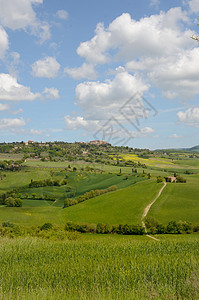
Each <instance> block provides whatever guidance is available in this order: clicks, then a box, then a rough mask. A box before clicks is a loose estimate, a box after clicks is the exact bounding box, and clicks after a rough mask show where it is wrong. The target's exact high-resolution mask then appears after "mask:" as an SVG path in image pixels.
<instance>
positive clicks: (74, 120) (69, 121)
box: [64, 115, 99, 131]
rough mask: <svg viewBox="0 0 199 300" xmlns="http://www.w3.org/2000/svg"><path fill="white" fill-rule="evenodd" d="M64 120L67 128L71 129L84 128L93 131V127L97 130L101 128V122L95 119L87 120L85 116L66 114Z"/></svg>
mask: <svg viewBox="0 0 199 300" xmlns="http://www.w3.org/2000/svg"><path fill="white" fill-rule="evenodd" d="M64 121H65V123H66V126H67V129H71V130H78V129H84V130H89V131H92V130H93V129H94V130H96V129H98V128H99V122H98V121H93V120H85V119H84V118H83V117H81V116H78V117H71V116H68V115H67V116H65V117H64Z"/></svg>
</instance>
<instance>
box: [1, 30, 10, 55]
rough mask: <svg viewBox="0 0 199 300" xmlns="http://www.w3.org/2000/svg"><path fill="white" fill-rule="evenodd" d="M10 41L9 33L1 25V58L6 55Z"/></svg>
mask: <svg viewBox="0 0 199 300" xmlns="http://www.w3.org/2000/svg"><path fill="white" fill-rule="evenodd" d="M8 47H9V42H8V35H7V33H6V32H5V30H4V29H3V27H2V26H0V59H2V58H3V57H4V55H5V52H6V50H8Z"/></svg>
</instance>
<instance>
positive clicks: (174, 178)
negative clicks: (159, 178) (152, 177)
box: [168, 177, 176, 182]
mask: <svg viewBox="0 0 199 300" xmlns="http://www.w3.org/2000/svg"><path fill="white" fill-rule="evenodd" d="M168 179H169V182H176V177H168Z"/></svg>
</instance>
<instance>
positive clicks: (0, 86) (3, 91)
mask: <svg viewBox="0 0 199 300" xmlns="http://www.w3.org/2000/svg"><path fill="white" fill-rule="evenodd" d="M40 96H41V95H40V93H32V92H31V90H30V88H29V87H26V86H23V85H21V84H19V83H18V82H17V80H16V78H14V77H12V76H11V75H9V74H4V73H1V74H0V100H8V101H21V100H29V101H31V100H35V99H37V98H39V97H40Z"/></svg>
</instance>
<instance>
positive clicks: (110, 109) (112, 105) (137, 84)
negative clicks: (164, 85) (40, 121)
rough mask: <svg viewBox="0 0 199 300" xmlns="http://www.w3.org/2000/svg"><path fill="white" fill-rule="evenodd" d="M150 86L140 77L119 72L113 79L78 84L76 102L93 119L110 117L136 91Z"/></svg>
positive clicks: (116, 112)
mask: <svg viewBox="0 0 199 300" xmlns="http://www.w3.org/2000/svg"><path fill="white" fill-rule="evenodd" d="M148 88H149V86H148V85H147V84H145V83H144V82H143V81H142V80H141V79H140V78H139V77H137V76H132V75H130V74H128V72H126V71H124V72H119V73H117V74H116V76H115V77H114V78H113V80H106V81H105V82H99V81H97V82H93V81H91V82H90V81H87V82H83V83H80V84H78V85H77V87H76V95H75V98H76V100H75V102H76V104H77V105H78V106H80V107H81V108H82V109H83V111H84V114H85V116H87V117H89V118H91V119H108V118H109V117H110V116H112V115H113V114H114V113H115V114H116V115H117V114H118V109H119V108H120V107H121V106H122V105H123V104H124V103H125V102H126V101H127V100H129V98H130V97H132V96H133V95H134V94H135V93H136V92H139V93H141V94H142V93H143V92H145V91H147V90H148Z"/></svg>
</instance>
